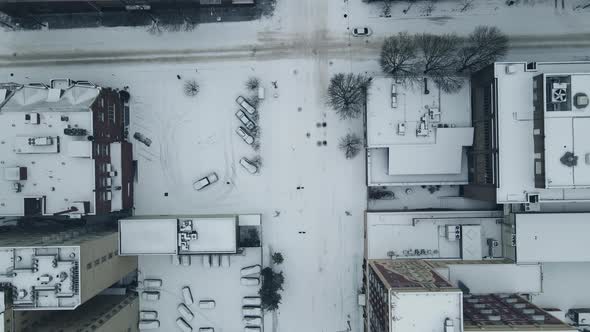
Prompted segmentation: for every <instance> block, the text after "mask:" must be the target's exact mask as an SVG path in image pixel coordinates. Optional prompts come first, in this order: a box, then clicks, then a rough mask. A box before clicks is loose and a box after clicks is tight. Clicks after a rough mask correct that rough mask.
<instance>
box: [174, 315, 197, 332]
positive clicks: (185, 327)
mask: <svg viewBox="0 0 590 332" xmlns="http://www.w3.org/2000/svg"><path fill="white" fill-rule="evenodd" d="M176 326H178V328H179V329H180V330H181V331H182V332H192V331H193V328H192V327H191V326H190V325H189V324H188V323H187V322H186V321H185V320H184V319H182V318H178V319H177V320H176Z"/></svg>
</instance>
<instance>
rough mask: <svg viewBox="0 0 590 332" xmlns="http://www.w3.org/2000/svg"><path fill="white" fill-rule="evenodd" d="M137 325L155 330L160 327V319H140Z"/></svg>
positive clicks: (142, 328)
mask: <svg viewBox="0 0 590 332" xmlns="http://www.w3.org/2000/svg"><path fill="white" fill-rule="evenodd" d="M137 327H138V328H139V329H140V330H155V329H157V328H160V321H159V320H140V321H139V324H137Z"/></svg>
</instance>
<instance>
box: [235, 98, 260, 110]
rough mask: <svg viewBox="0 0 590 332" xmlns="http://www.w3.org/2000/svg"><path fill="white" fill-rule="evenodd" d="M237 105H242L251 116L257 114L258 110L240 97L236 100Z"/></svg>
mask: <svg viewBox="0 0 590 332" xmlns="http://www.w3.org/2000/svg"><path fill="white" fill-rule="evenodd" d="M236 103H238V105H240V107H241V108H242V109H243V110H244V111H246V112H248V113H249V114H254V113H256V109H255V108H254V106H252V105H251V104H250V103H249V102H248V101H247V100H246V98H244V97H242V96H239V97H238V98H237V99H236Z"/></svg>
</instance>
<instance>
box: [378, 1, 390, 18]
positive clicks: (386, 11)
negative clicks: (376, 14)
mask: <svg viewBox="0 0 590 332" xmlns="http://www.w3.org/2000/svg"><path fill="white" fill-rule="evenodd" d="M392 5H393V3H392V0H383V7H382V8H381V15H382V16H385V17H391V6H392Z"/></svg>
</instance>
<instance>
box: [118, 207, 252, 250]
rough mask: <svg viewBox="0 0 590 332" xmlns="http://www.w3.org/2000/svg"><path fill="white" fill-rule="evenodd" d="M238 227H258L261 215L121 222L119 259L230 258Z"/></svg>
mask: <svg viewBox="0 0 590 332" xmlns="http://www.w3.org/2000/svg"><path fill="white" fill-rule="evenodd" d="M242 218H243V221H244V223H242ZM238 224H240V225H242V226H260V215H257V214H248V215H239V216H238V215H218V216H162V217H141V216H139V217H133V218H129V219H121V220H119V251H120V254H121V255H175V254H186V255H191V254H207V253H218V254H219V253H228V254H232V253H236V252H237V249H238V243H237V241H238Z"/></svg>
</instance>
